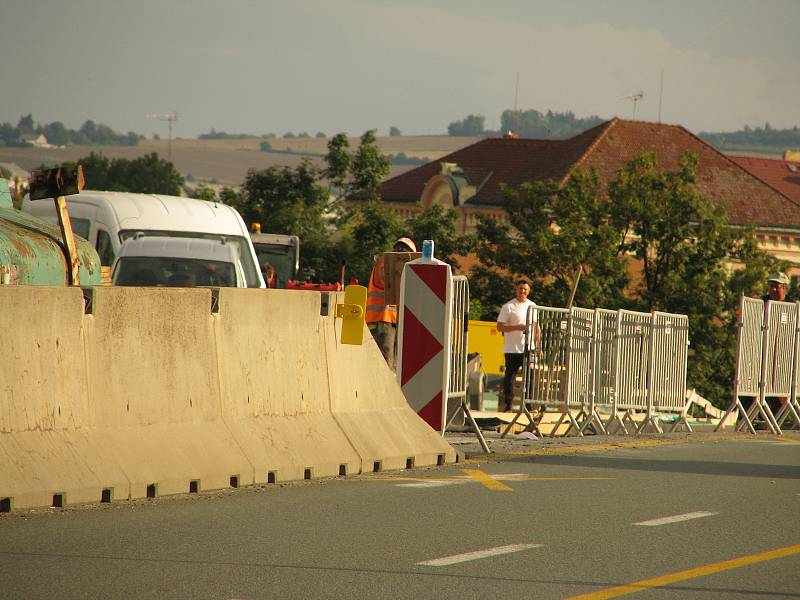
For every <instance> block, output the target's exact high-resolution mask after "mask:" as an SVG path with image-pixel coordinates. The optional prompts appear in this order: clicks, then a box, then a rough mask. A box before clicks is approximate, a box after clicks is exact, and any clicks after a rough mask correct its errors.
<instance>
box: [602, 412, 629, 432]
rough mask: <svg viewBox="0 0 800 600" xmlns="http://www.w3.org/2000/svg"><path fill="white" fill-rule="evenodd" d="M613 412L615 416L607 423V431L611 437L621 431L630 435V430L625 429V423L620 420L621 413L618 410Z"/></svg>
mask: <svg viewBox="0 0 800 600" xmlns="http://www.w3.org/2000/svg"><path fill="white" fill-rule="evenodd" d="M612 410H613V413H614V414H612V415H611V417H609V419H608V422H607V423H606V429H607V431H608V433H609V435H611V434H615V433H617V431H620V430H621V431H622V433H623V434H625V435H628V428H627V427H625V422H624V421H623V420H622V419H621V418H620V416H619V413H618V412H617V411H616V410H614V409H612Z"/></svg>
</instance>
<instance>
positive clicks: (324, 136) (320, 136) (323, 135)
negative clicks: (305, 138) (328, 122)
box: [314, 131, 328, 140]
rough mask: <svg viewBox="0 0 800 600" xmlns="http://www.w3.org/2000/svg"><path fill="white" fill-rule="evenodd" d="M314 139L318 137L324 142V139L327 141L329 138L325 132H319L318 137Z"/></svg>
mask: <svg viewBox="0 0 800 600" xmlns="http://www.w3.org/2000/svg"><path fill="white" fill-rule="evenodd" d="M314 137H316V138H317V139H320V140H324V139H325V138H326V137H328V136H327V135H325V132H324V131H318V132H317V135H315V136H314Z"/></svg>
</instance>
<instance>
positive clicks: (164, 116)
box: [147, 111, 178, 162]
mask: <svg viewBox="0 0 800 600" xmlns="http://www.w3.org/2000/svg"><path fill="white" fill-rule="evenodd" d="M147 118H148V119H158V120H159V121H166V122H167V123H169V138H168V141H167V160H168V161H169V162H172V124H173V123H174V122H175V121H177V120H178V113H176V112H174V111H173V112H169V113H161V114H157V113H156V114H154V113H151V114H149V115H147Z"/></svg>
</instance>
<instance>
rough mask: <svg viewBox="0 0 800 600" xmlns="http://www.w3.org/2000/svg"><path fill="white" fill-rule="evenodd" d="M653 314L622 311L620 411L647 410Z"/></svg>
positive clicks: (619, 370) (619, 330) (619, 348)
mask: <svg viewBox="0 0 800 600" xmlns="http://www.w3.org/2000/svg"><path fill="white" fill-rule="evenodd" d="M651 319H652V317H651V315H650V313H640V312H634V311H630V310H620V311H619V322H618V345H617V347H618V356H617V361H618V363H617V366H618V369H617V386H618V393H619V398H618V400H617V408H624V409H628V408H634V409H645V408H647V370H648V361H649V358H650V321H651Z"/></svg>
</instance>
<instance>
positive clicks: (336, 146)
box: [324, 133, 353, 195]
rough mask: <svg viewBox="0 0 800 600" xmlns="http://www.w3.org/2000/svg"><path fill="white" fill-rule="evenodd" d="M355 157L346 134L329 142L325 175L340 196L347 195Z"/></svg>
mask: <svg viewBox="0 0 800 600" xmlns="http://www.w3.org/2000/svg"><path fill="white" fill-rule="evenodd" d="M352 162H353V157H352V155H351V154H350V142H349V141H348V140H347V134H346V133H337V134H336V135H334V136H333V137H332V138H331V139H330V140H329V141H328V153H327V154H326V155H325V164H326V165H327V167H326V168H325V171H324V175H325V177H326V178H327V179H328V181H329V182H330V183H331V185H332V186H333V187H334V189H335V190H336V191H337V192H338V195H343V194H345V193H346V191H347V189H346V184H347V182H348V174H349V173H350V164H351V163H352Z"/></svg>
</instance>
